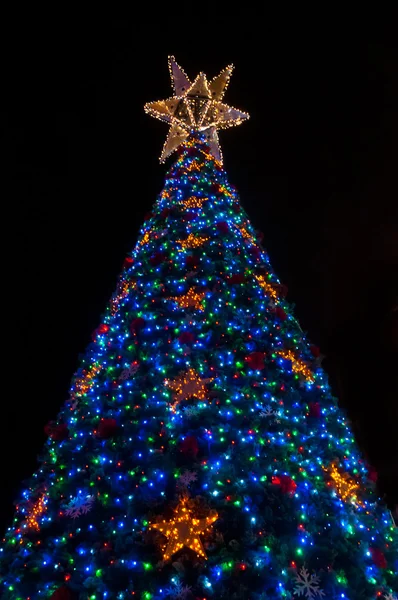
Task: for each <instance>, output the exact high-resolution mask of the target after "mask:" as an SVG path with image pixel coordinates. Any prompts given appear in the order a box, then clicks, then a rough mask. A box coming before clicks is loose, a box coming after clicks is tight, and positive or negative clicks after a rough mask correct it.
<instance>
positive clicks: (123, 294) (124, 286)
mask: <svg viewBox="0 0 398 600" xmlns="http://www.w3.org/2000/svg"><path fill="white" fill-rule="evenodd" d="M136 287H137V286H136V283H135V281H127V279H124V280H123V281H121V283H120V284H119V285H118V289H117V291H116V295H115V296H114V297H113V298H112V299H111V304H110V307H111V315H112V316H114V315H115V314H116V313H117V311H118V308H119V305H120V303H121V302H122V301H123V300H124V299H125V298H127V296H128V295H129V293H130V290H134V289H135V288H136Z"/></svg>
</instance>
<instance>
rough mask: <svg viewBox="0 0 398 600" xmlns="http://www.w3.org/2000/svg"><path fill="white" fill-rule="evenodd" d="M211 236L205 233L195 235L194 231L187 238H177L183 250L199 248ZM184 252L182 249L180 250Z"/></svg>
mask: <svg viewBox="0 0 398 600" xmlns="http://www.w3.org/2000/svg"><path fill="white" fill-rule="evenodd" d="M209 239H210V238H209V237H207V236H204V235H195V234H194V233H190V234H189V235H188V237H187V238H185V240H176V242H177V244H180V246H182V249H183V250H186V249H187V248H199V247H200V246H203V244H205V243H206V242H207V241H208V240H209ZM180 252H182V250H180Z"/></svg>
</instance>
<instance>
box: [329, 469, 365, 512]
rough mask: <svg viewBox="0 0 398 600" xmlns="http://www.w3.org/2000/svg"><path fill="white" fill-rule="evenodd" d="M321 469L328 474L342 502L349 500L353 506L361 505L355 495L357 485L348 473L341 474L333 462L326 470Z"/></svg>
mask: <svg viewBox="0 0 398 600" xmlns="http://www.w3.org/2000/svg"><path fill="white" fill-rule="evenodd" d="M322 468H323V470H324V471H326V472H327V473H328V474H329V476H330V478H331V479H332V481H333V483H334V488H335V490H336V493H337V495H338V496H339V497H340V498H341V499H342V500H349V501H350V502H352V503H353V504H358V505H360V506H361V505H362V503H361V502H360V501H359V500H358V497H357V494H356V491H357V490H358V489H359V484H358V483H357V482H356V481H355V480H354V479H352V477H350V476H349V474H348V473H343V474H341V473H340V471H339V469H338V467H337V465H336V463H334V462H332V463H331V464H330V465H329V467H328V468H326V467H322Z"/></svg>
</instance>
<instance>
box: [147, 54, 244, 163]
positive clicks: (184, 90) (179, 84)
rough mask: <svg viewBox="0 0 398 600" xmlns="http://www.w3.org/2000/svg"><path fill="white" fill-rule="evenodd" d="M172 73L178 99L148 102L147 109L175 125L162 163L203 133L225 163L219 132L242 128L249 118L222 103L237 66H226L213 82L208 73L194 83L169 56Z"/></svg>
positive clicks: (168, 138) (158, 117) (167, 140)
mask: <svg viewBox="0 0 398 600" xmlns="http://www.w3.org/2000/svg"><path fill="white" fill-rule="evenodd" d="M169 70H170V76H171V81H172V85H173V89H174V96H172V97H171V98H167V99H166V100H157V101H155V102H148V103H147V104H145V106H144V110H145V112H147V113H148V114H149V115H151V116H152V117H155V118H157V119H159V120H160V121H165V122H166V123H169V125H170V126H171V127H170V131H169V135H168V136H167V139H166V142H165V144H164V146H163V152H162V154H161V157H160V161H161V162H164V161H165V160H166V158H167V157H168V156H170V154H171V153H172V152H174V150H176V149H177V148H178V146H180V145H181V144H182V143H183V142H184V141H185V140H186V139H187V138H188V136H189V134H190V133H191V132H193V131H194V132H195V131H200V132H204V133H205V135H206V138H207V142H208V144H209V145H210V150H211V153H212V154H213V155H214V157H215V158H216V160H218V161H219V162H220V163H222V155H221V150H220V146H219V143H218V134H217V130H218V129H226V128H228V127H233V126H234V125H240V124H241V123H242V122H243V121H245V120H246V119H248V118H249V115H248V114H247V113H244V112H242V111H240V110H237V109H236V108H233V107H232V106H228V104H224V103H223V102H221V100H222V99H223V96H224V94H225V91H226V89H227V87H228V83H229V80H230V78H231V73H232V70H233V65H229V66H228V67H226V68H225V69H224V70H223V71H221V73H220V74H219V75H217V76H216V77H215V78H214V79H212V80H211V81H210V82H209V81H207V77H206V75H205V74H204V73H199V75H198V76H197V77H196V79H195V80H194V81H193V82H191V81H190V80H189V79H188V77H187V75H186V74H185V73H184V71H183V70H182V69H181V67H180V66H179V65H178V64H177V63H176V61H175V59H174V56H170V57H169Z"/></svg>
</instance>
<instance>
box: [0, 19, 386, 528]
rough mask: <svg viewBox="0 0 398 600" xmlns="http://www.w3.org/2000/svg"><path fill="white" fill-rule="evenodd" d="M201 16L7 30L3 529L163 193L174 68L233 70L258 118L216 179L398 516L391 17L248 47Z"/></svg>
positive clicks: (273, 29) (254, 41) (233, 134)
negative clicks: (243, 218)
mask: <svg viewBox="0 0 398 600" xmlns="http://www.w3.org/2000/svg"><path fill="white" fill-rule="evenodd" d="M149 12H150V11H148V13H149ZM199 13H200V15H199V17H198V18H200V19H201V23H202V25H201V27H198V31H197V32H196V33H195V32H193V33H192V32H191V33H190V31H189V27H188V25H187V22H186V21H183V20H181V22H178V20H177V21H176V22H174V24H173V26H172V27H169V26H168V25H167V24H165V23H164V22H163V17H162V15H160V16H159V14H158V16H157V21H156V23H152V22H151V17H150V16H149V14H148V16H147V19H146V21H140V22H138V21H134V20H131V21H129V20H119V21H115V20H113V19H112V18H111V17H109V19H108V21H105V20H103V21H102V22H101V23H100V22H99V20H98V22H94V21H93V20H88V21H86V22H84V23H83V22H82V21H81V20H78V19H77V18H76V19H69V20H66V19H65V18H62V19H59V18H58V19H56V20H54V22H53V23H52V26H51V28H49V27H48V22H46V21H45V20H43V21H42V20H41V19H40V18H39V17H38V16H36V18H35V21H34V22H33V23H30V22H29V20H28V19H26V21H25V22H24V23H22V24H21V21H20V20H19V21H18V22H17V23H10V24H9V27H7V29H9V31H8V35H9V46H8V53H7V55H6V56H5V55H4V54H3V61H2V62H3V72H2V83H3V85H2V97H3V100H6V104H7V106H6V108H5V109H2V110H1V113H0V119H1V126H2V128H3V130H5V136H4V135H3V143H4V147H5V150H6V152H5V159H3V161H2V163H3V164H2V166H3V171H4V172H5V173H6V174H7V175H10V176H11V180H12V181H11V187H10V188H9V189H10V192H6V194H5V197H4V200H5V205H3V238H4V239H5V240H6V244H5V250H3V261H2V262H3V266H4V267H5V270H6V273H7V275H6V277H4V278H3V290H4V291H3V302H5V309H3V317H2V322H3V327H4V328H5V329H6V331H7V333H6V334H5V335H4V334H3V340H2V341H3V349H4V351H5V353H6V356H5V358H3V381H4V382H5V383H6V386H5V388H6V389H5V390H4V392H3V395H2V402H3V411H2V415H3V416H2V421H1V425H2V427H1V428H2V436H1V444H2V449H1V450H2V452H1V463H2V467H1V468H2V477H1V481H2V485H1V488H2V497H1V509H2V510H1V513H0V514H1V520H2V529H3V526H5V524H6V523H9V521H10V518H11V516H12V501H13V499H14V498H15V496H16V494H17V492H18V490H19V489H20V482H21V481H22V480H23V479H24V478H26V477H28V476H29V475H30V474H31V473H32V472H33V470H34V468H35V465H36V455H37V454H38V453H39V452H40V450H41V447H42V445H43V443H44V441H45V439H46V438H45V434H44V431H43V428H44V425H45V424H46V423H47V422H48V421H49V420H50V419H53V418H55V417H56V414H57V412H58V410H59V408H60V406H61V404H62V403H63V401H64V400H65V399H66V398H67V391H68V389H69V385H70V380H71V376H72V374H73V372H74V371H75V370H76V369H77V367H78V359H79V355H81V354H82V353H83V352H84V349H85V347H86V345H87V344H88V343H89V342H90V339H91V333H92V331H93V330H94V329H95V327H96V326H97V325H98V324H99V322H100V316H101V313H102V312H103V311H104V309H105V306H106V303H107V301H108V299H109V297H110V296H111V294H112V292H113V290H114V288H115V285H116V281H117V276H118V273H119V271H120V269H121V266H122V263H123V259H124V257H125V255H126V253H127V252H129V251H130V250H131V249H132V248H133V246H134V245H135V241H136V237H137V233H138V230H139V228H140V226H141V223H142V221H143V218H144V215H145V213H147V212H148V211H149V210H150V209H151V206H152V204H153V202H154V201H155V199H156V196H157V194H158V193H159V192H160V191H161V189H162V186H163V180H164V175H165V172H166V168H165V166H164V165H159V163H158V156H159V154H160V152H161V148H162V145H163V141H164V139H165V136H166V133H167V126H166V125H165V124H162V123H160V122H158V121H156V120H154V119H151V118H150V117H148V116H146V115H145V114H144V111H143V105H144V103H145V102H147V101H151V100H157V99H161V98H165V97H167V96H168V95H171V87H170V80H169V74H168V68H167V56H168V54H174V55H175V57H176V59H177V61H178V62H179V63H180V64H181V66H182V67H183V68H184V69H185V71H186V72H187V74H188V76H190V77H194V76H196V74H197V73H198V72H199V71H201V70H203V71H205V72H206V73H207V75H208V76H209V77H210V78H211V77H213V76H214V75H216V74H217V73H218V72H219V71H220V70H221V69H222V68H223V67H225V66H226V65H227V64H229V63H231V62H233V63H234V64H235V71H234V74H233V77H232V79H231V83H230V86H229V89H228V91H227V95H226V102H227V103H228V104H231V105H232V106H236V107H237V108H241V109H242V110H245V111H247V112H249V113H250V115H251V119H250V120H249V121H248V122H246V123H244V124H243V125H241V126H240V127H238V128H234V129H230V130H228V131H225V132H221V134H220V137H221V144H222V148H223V153H224V166H225V169H226V171H227V173H228V175H229V179H230V181H231V183H233V184H234V185H235V186H236V187H237V189H238V191H239V194H240V198H241V202H242V204H243V206H244V208H245V209H246V210H247V212H248V213H249V216H250V217H251V220H252V223H253V224H254V226H255V227H256V228H257V229H259V230H261V231H263V232H264V246H265V247H266V248H267V250H268V252H269V254H270V257H271V262H272V265H273V267H274V269H275V270H276V272H277V274H278V275H279V277H280V279H281V281H282V282H283V283H285V284H286V285H287V286H288V288H289V294H288V299H289V300H290V301H291V302H293V303H294V304H295V306H296V316H297V317H298V319H299V321H300V324H301V326H302V328H303V329H304V330H305V331H307V332H308V336H309V339H310V340H311V341H312V342H313V343H315V344H317V345H319V346H320V348H321V350H322V353H323V354H324V355H325V356H326V358H325V360H324V366H325V368H326V369H327V371H328V373H329V375H330V380H331V384H332V387H333V390H334V392H335V394H336V396H338V397H339V399H340V404H341V405H342V406H344V407H345V408H346V410H347V411H348V414H349V416H350V419H351V421H352V423H353V427H354V430H355V432H356V436H357V439H358V441H359V442H360V444H361V445H362V448H363V449H364V451H365V453H366V455H367V458H368V460H369V461H371V462H372V463H373V464H374V465H375V466H376V468H377V469H378V470H379V483H380V491H381V494H382V495H386V498H387V500H388V502H389V503H390V504H391V505H392V504H394V502H397V500H398V498H397V496H398V492H397V491H396V490H398V435H397V431H398V386H397V355H396V354H397V351H398V342H397V337H398V332H397V315H398V312H397V306H398V302H397V292H398V285H397V282H398V209H397V198H398V192H397V187H398V178H397V166H398V47H397V44H396V42H395V41H394V40H395V39H396V36H395V35H391V34H392V33H393V31H392V29H391V30H389V29H388V27H387V22H388V18H387V17H386V19H385V21H386V27H385V28H382V29H381V30H380V32H378V34H377V35H367V34H366V31H363V30H361V28H358V29H355V28H352V27H351V28H350V26H347V27H346V28H344V27H343V26H342V25H336V27H335V26H332V24H331V23H329V21H328V23H329V26H328V28H327V29H326V26H325V25H322V26H319V27H318V29H316V30H314V28H313V27H312V26H311V25H310V24H309V22H307V21H306V19H305V18H304V17H303V19H302V20H303V23H302V26H298V24H297V23H296V22H295V20H294V19H291V23H290V25H288V24H287V23H286V21H285V19H284V18H282V16H280V17H279V19H276V18H274V16H272V17H271V16H269V18H268V17H266V16H264V18H263V20H262V21H261V23H257V29H253V30H251V29H250V28H248V29H246V30H245V31H244V32H243V30H242V28H241V23H240V22H239V21H240V20H239V18H238V17H237V18H236V20H235V22H234V23H233V24H230V26H229V27H227V26H226V25H225V23H223V22H222V19H221V18H220V19H219V21H217V19H216V22H217V23H218V24H217V25H215V24H214V23H213V24H212V27H209V26H208V22H207V20H208V19H210V17H209V16H208V15H207V12H206V11H204V10H200V11H199ZM211 18H213V17H211ZM253 20H254V21H256V20H257V19H256V18H255V17H253ZM187 28H188V31H187ZM360 31H362V33H360ZM4 161H5V162H4ZM5 280H6V281H5ZM6 390H7V391H6Z"/></svg>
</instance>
